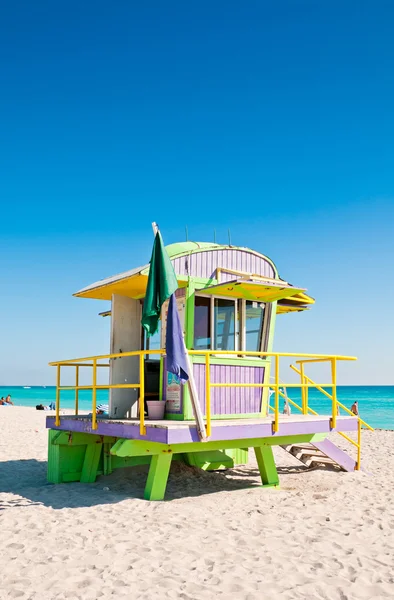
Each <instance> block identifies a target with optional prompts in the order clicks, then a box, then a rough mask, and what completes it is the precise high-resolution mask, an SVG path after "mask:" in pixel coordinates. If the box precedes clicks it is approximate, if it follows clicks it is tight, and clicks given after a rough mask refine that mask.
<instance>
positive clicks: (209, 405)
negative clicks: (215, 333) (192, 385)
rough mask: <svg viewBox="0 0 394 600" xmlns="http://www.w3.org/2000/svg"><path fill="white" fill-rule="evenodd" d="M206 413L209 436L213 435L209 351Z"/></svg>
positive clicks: (206, 361)
mask: <svg viewBox="0 0 394 600" xmlns="http://www.w3.org/2000/svg"><path fill="white" fill-rule="evenodd" d="M205 413H206V417H207V437H209V436H210V435H211V367H210V364H209V352H207V353H206V354H205Z"/></svg>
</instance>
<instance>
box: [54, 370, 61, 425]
mask: <svg viewBox="0 0 394 600" xmlns="http://www.w3.org/2000/svg"><path fill="white" fill-rule="evenodd" d="M60 369H61V367H60V365H57V370H56V418H55V425H56V427H59V425H60Z"/></svg>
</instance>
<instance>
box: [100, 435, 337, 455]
mask: <svg viewBox="0 0 394 600" xmlns="http://www.w3.org/2000/svg"><path fill="white" fill-rule="evenodd" d="M325 436H326V434H305V435H297V436H294V435H293V436H274V437H272V438H250V439H242V440H237V439H236V440H218V441H213V442H212V441H209V440H208V441H206V442H204V443H202V442H187V443H184V444H172V445H169V444H160V443H159V442H149V441H145V440H130V439H123V440H118V441H117V442H116V444H115V445H114V446H112V448H111V451H110V452H111V454H113V455H115V456H146V455H156V454H168V453H170V454H179V453H187V452H206V451H211V450H226V449H230V448H254V447H256V446H274V445H285V444H295V443H296V442H297V441H299V442H312V441H320V440H323V439H324V438H325Z"/></svg>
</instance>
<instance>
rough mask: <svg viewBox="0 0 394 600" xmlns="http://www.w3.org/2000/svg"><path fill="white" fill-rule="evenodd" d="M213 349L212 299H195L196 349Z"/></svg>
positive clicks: (197, 297)
mask: <svg viewBox="0 0 394 600" xmlns="http://www.w3.org/2000/svg"><path fill="white" fill-rule="evenodd" d="M210 348H211V299H210V298H203V297H202V296H196V297H195V303H194V349H195V350H209V349H210Z"/></svg>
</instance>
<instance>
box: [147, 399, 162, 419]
mask: <svg viewBox="0 0 394 600" xmlns="http://www.w3.org/2000/svg"><path fill="white" fill-rule="evenodd" d="M146 404H147V406H148V419H150V420H151V421H161V420H162V419H164V413H165V410H166V403H165V402H164V400H147V402H146Z"/></svg>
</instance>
